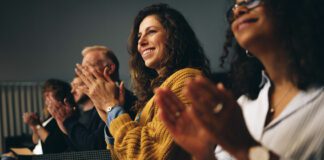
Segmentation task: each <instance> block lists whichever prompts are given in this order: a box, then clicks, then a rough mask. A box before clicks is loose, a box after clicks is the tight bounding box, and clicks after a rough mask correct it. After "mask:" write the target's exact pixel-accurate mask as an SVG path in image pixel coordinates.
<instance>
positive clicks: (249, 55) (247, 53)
mask: <svg viewBox="0 0 324 160" xmlns="http://www.w3.org/2000/svg"><path fill="white" fill-rule="evenodd" d="M245 54H246V56H247V57H250V58H251V57H253V56H252V55H251V54H250V53H249V51H248V50H245Z"/></svg>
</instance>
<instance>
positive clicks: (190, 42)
mask: <svg viewBox="0 0 324 160" xmlns="http://www.w3.org/2000/svg"><path fill="white" fill-rule="evenodd" d="M129 53H130V55H131V60H130V67H131V76H132V81H133V87H134V92H135V94H136V96H137V97H138V100H137V102H136V106H135V108H136V110H137V116H136V118H135V120H132V119H131V118H130V116H129V114H127V113H126V112H125V110H124V108H123V107H122V106H121V105H122V103H120V99H119V98H120V97H119V95H120V94H118V92H116V90H118V88H117V87H116V85H115V84H114V83H112V81H111V79H110V78H109V77H106V76H105V77H104V78H103V77H101V76H99V75H98V74H96V73H94V72H92V73H90V72H91V71H90V72H89V71H88V70H87V69H86V68H83V67H82V66H78V69H79V70H77V73H78V75H79V76H80V77H81V78H82V79H83V80H84V82H85V84H86V85H87V87H88V88H91V89H89V90H91V91H92V92H95V91H100V90H101V91H105V92H104V93H102V94H100V95H99V96H90V98H91V100H92V101H93V102H99V101H100V100H102V101H101V102H103V101H104V102H105V103H96V108H99V109H100V110H101V111H104V112H106V115H107V116H106V119H107V120H106V125H107V127H108V129H109V132H110V133H109V132H108V130H106V132H105V135H106V139H107V143H108V147H109V149H110V150H111V152H112V155H114V156H115V157H116V158H118V159H188V158H189V157H188V156H189V155H188V154H187V153H186V152H184V151H183V150H182V149H181V148H180V147H179V146H178V145H176V143H175V142H174V141H173V138H172V137H171V135H170V134H169V132H168V131H167V129H166V128H165V126H164V124H163V123H162V122H161V121H160V119H159V118H158V116H157V114H158V107H157V105H156V104H155V103H154V93H153V90H154V89H155V88H158V87H167V88H170V90H172V92H174V93H175V94H176V95H177V96H178V97H179V98H180V99H181V101H182V102H183V103H185V104H188V105H189V104H190V102H189V101H188V100H187V99H186V98H185V97H184V96H183V94H182V92H181V89H182V88H183V87H184V86H185V83H184V82H185V81H186V80H187V79H190V78H193V77H195V76H197V75H207V76H208V75H209V74H210V68H209V61H208V60H207V58H206V56H205V54H204V51H203V49H202V47H201V46H200V44H199V41H198V39H197V37H196V35H195V33H194V32H193V30H192V29H191V27H190V25H189V24H188V22H187V21H186V19H185V18H184V16H183V15H182V14H181V13H180V12H178V11H177V10H175V9H173V8H171V7H169V6H168V5H166V4H155V5H151V6H148V7H146V8H144V9H142V10H141V11H140V12H139V13H138V15H137V16H136V17H135V21H134V26H133V28H132V33H131V35H130V38H129ZM96 82H100V83H96ZM121 95H122V94H121ZM100 97H101V98H102V99H100ZM169 114H170V115H177V116H179V111H177V110H174V111H172V112H170V113H169Z"/></svg>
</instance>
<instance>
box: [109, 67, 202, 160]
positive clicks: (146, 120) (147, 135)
mask: <svg viewBox="0 0 324 160" xmlns="http://www.w3.org/2000/svg"><path fill="white" fill-rule="evenodd" d="M199 74H201V72H200V71H199V70H196V69H192V68H185V69H182V70H179V71H177V72H175V73H174V74H172V75H171V76H170V77H169V78H168V79H167V80H165V82H164V83H163V84H162V85H161V87H169V88H170V89H171V90H172V91H173V92H174V93H175V94H176V95H177V96H178V98H179V99H180V100H181V101H182V102H184V103H185V104H189V102H188V100H187V99H186V98H185V96H184V95H183V94H182V88H183V87H184V82H185V81H186V80H187V79H188V78H192V77H194V76H196V75H199ZM157 111H158V107H157V106H156V105H155V104H154V96H153V97H152V98H151V99H150V100H149V101H148V102H147V104H146V105H145V107H144V109H143V112H142V115H141V118H140V121H139V122H137V121H132V120H131V118H130V117H129V115H128V114H122V115H120V116H118V117H117V118H116V119H114V120H113V121H112V122H111V124H110V127H109V130H110V133H111V134H112V136H113V137H114V138H115V144H114V146H113V149H111V150H112V151H113V153H112V154H114V155H115V156H117V157H118V159H145V160H146V159H169V158H172V157H170V154H171V153H174V151H172V150H173V149H175V148H177V147H176V146H175V143H174V142H173V139H172V137H171V135H170V134H169V132H168V131H167V129H166V128H165V126H164V124H163V123H162V122H161V121H160V120H159V118H158V116H157ZM177 154H178V153H177Z"/></svg>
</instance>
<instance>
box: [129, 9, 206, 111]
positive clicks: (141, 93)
mask: <svg viewBox="0 0 324 160" xmlns="http://www.w3.org/2000/svg"><path fill="white" fill-rule="evenodd" d="M150 15H154V16H156V17H157V19H158V20H159V22H160V23H161V24H162V26H163V27H164V29H165V30H166V32H167V40H166V42H165V46H166V56H165V57H164V59H163V61H161V64H160V65H161V66H163V67H164V73H163V75H158V74H157V72H156V71H155V70H154V69H150V68H148V67H146V66H145V63H144V61H143V59H142V57H141V54H140V53H139V52H138V50H137V45H138V36H137V35H138V32H139V26H140V24H141V22H142V21H143V19H144V18H145V17H147V16H150ZM128 52H129V54H130V55H131V59H130V61H129V63H130V68H131V76H132V87H133V89H134V92H135V95H136V96H137V98H138V101H137V103H136V104H135V109H136V110H141V109H142V108H143V107H144V106H145V104H146V102H147V101H148V100H149V99H150V98H151V97H152V96H153V89H154V88H156V87H158V86H160V85H161V84H162V82H163V81H164V80H165V79H166V78H167V77H169V76H170V75H171V74H172V73H174V72H175V71H177V70H179V69H183V68H186V67H192V68H196V69H200V70H202V71H203V73H204V74H205V75H209V74H210V67H209V60H208V59H207V58H206V56H205V54H204V50H203V48H202V47H201V45H200V43H199V41H198V39H197V37H196V35H195V33H194V31H193V30H192V28H191V27H190V25H189V24H188V22H187V21H186V19H185V18H184V16H183V15H182V14H181V13H180V12H178V11H177V10H175V9H173V8H171V7H169V6H168V5H167V4H153V5H150V6H148V7H145V8H144V9H142V10H141V11H139V13H138V14H137V16H136V17H135V20H134V25H133V28H132V32H131V34H130V37H129V40H128Z"/></svg>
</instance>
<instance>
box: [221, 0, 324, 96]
mask: <svg viewBox="0 0 324 160" xmlns="http://www.w3.org/2000/svg"><path fill="white" fill-rule="evenodd" d="M263 2H264V6H265V8H266V12H267V15H268V16H269V17H270V18H271V20H273V22H274V23H273V25H274V28H275V32H276V33H275V34H276V35H277V36H278V39H279V40H281V41H280V43H281V44H282V46H284V47H285V50H286V52H285V53H286V54H287V55H286V56H287V57H288V62H287V64H288V73H289V75H288V76H289V78H290V79H291V81H292V82H293V83H294V84H295V85H296V86H297V87H298V88H299V89H302V90H305V89H307V88H308V87H309V86H311V85H320V86H323V84H324V74H323V68H324V67H323V65H324V63H323V62H322V61H323V60H324V54H323V49H322V47H323V42H324V41H323V40H322V38H323V37H324V34H323V32H324V31H323V30H324V26H323V23H322V22H323V20H324V18H323V17H324V16H323V15H324V14H323V12H324V9H323V4H322V3H323V2H322V0H294V1H291V0H263ZM227 61H229V62H230V66H231V71H230V76H231V77H232V82H233V84H232V86H231V89H232V90H233V91H234V93H235V94H236V95H240V94H244V95H246V96H248V97H249V98H250V99H255V98H257V96H258V94H259V91H260V87H259V84H260V82H261V70H263V68H264V67H263V65H262V64H261V63H260V61H258V60H257V59H256V58H251V57H248V56H246V53H245V50H244V49H243V48H241V47H240V46H239V45H238V43H237V42H236V40H235V38H234V36H233V33H232V31H231V30H230V28H229V29H228V31H227V34H226V42H225V43H224V54H223V55H222V57H221V62H222V64H221V65H224V64H225V62H227Z"/></svg>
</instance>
